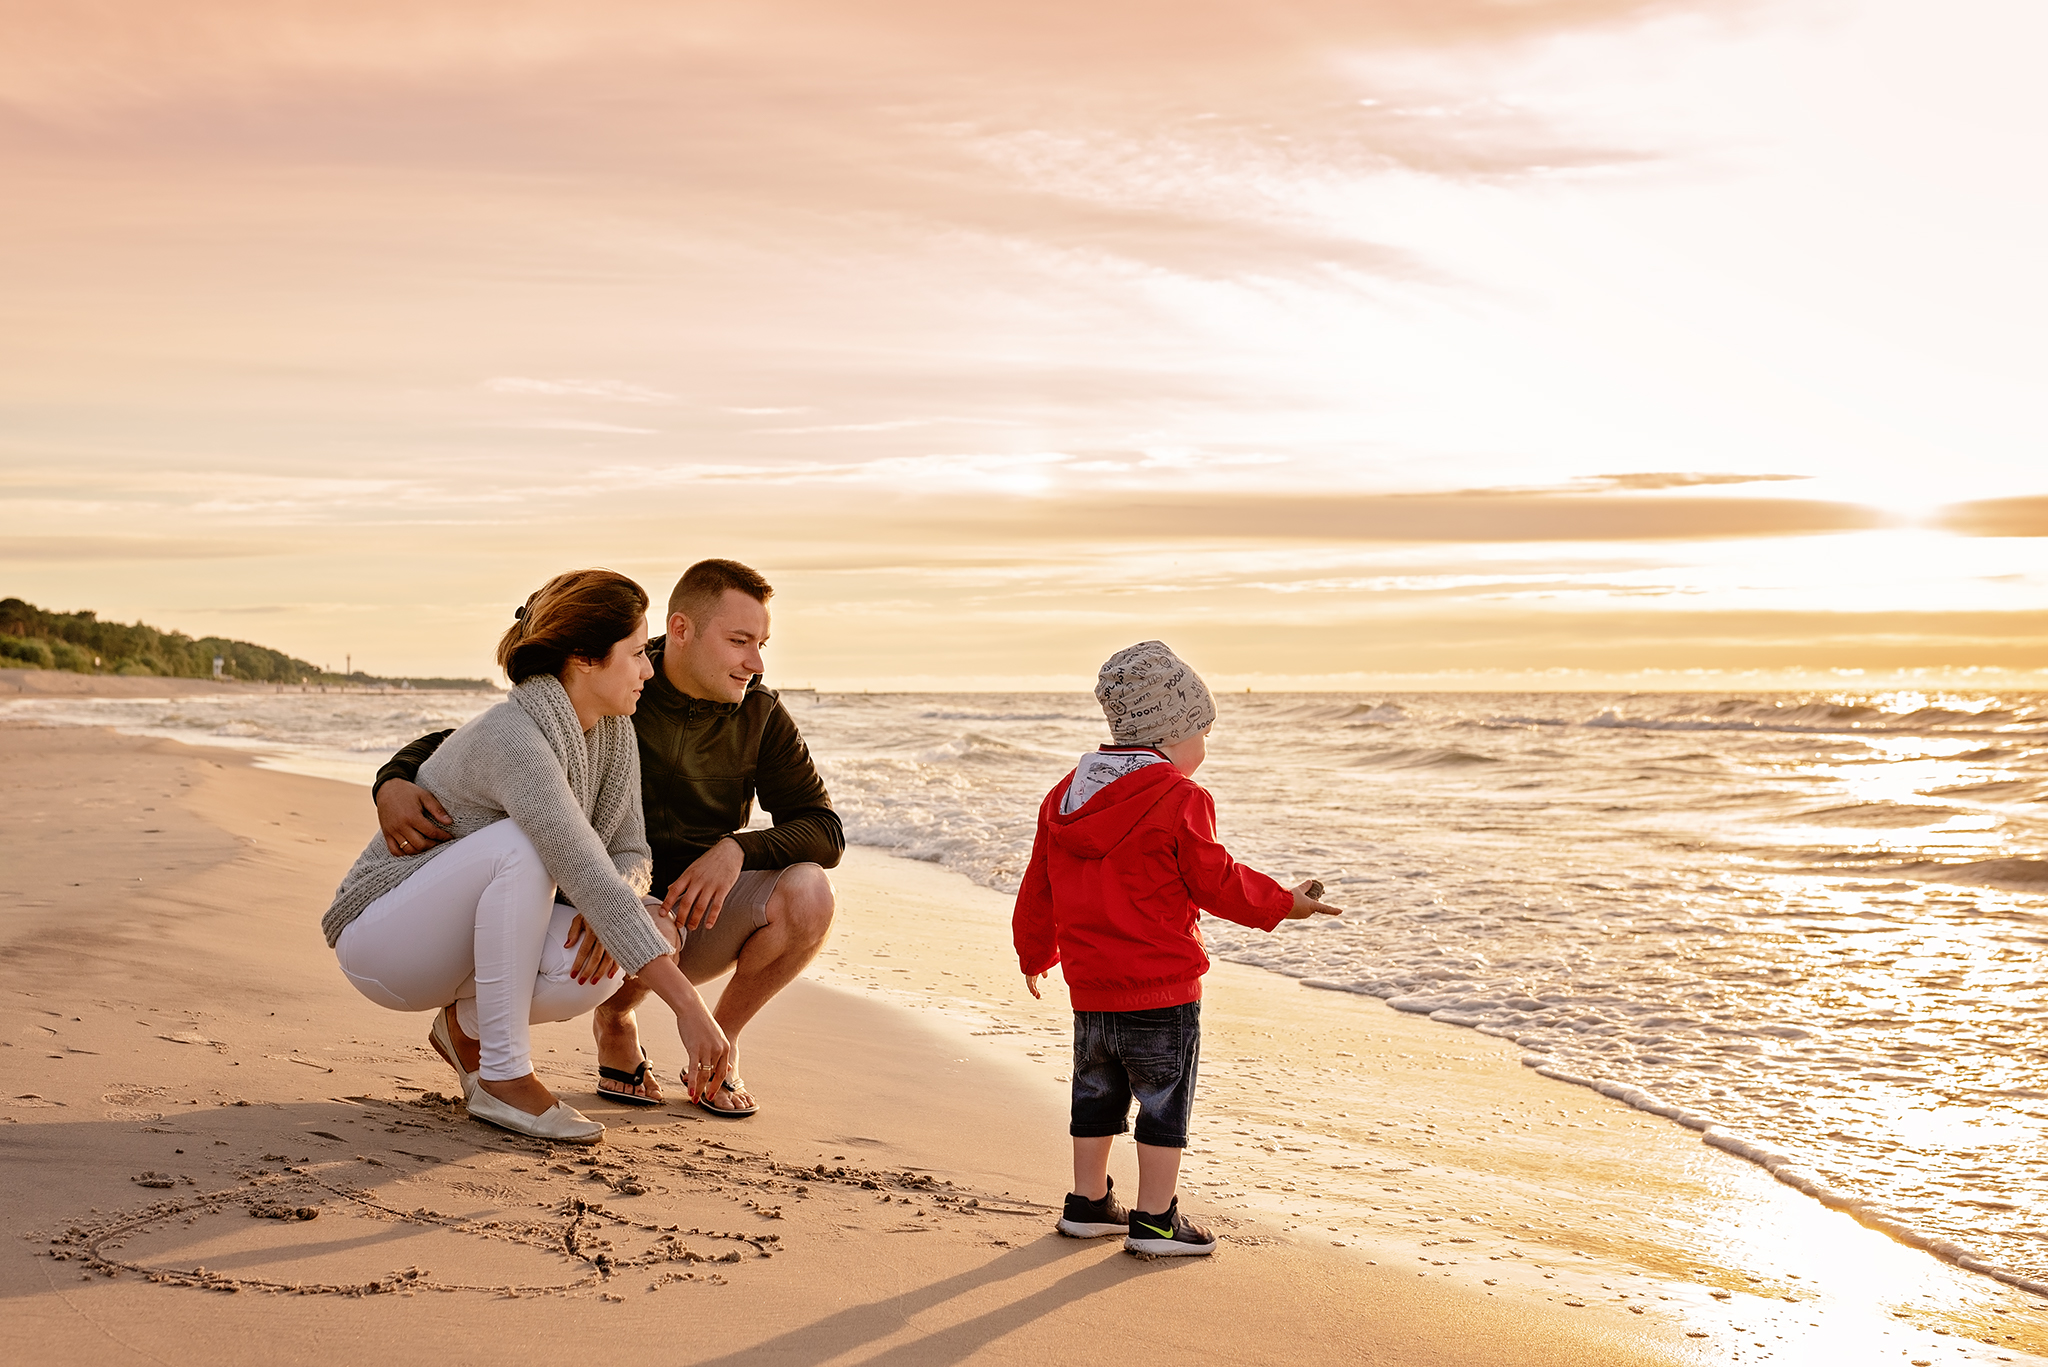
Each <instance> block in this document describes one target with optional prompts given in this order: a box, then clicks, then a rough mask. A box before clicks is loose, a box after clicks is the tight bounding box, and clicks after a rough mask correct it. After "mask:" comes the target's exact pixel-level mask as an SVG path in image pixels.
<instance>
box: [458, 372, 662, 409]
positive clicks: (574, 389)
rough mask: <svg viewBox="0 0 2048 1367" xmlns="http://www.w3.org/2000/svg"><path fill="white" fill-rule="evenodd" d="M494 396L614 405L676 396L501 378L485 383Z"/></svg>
mask: <svg viewBox="0 0 2048 1367" xmlns="http://www.w3.org/2000/svg"><path fill="white" fill-rule="evenodd" d="M483 387H484V388H485V389H488V390H490V391H491V392H492V393H494V394H538V395H542V396H545V397H547V398H564V399H605V400H609V401H610V402H613V403H675V402H676V401H677V400H676V396H675V395H673V394H664V393H662V392H661V391H660V390H659V389H649V388H648V387H647V386H645V385H638V384H631V383H629V382H627V381H625V380H534V379H527V378H525V377H524V376H519V375H500V376H497V377H495V378H493V379H489V380H485V381H484V383H483Z"/></svg>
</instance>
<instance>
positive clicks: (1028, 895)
mask: <svg viewBox="0 0 2048 1367" xmlns="http://www.w3.org/2000/svg"><path fill="white" fill-rule="evenodd" d="M1095 697H1096V700H1097V701H1098V702H1100V703H1101V704H1102V710H1103V713H1104V715H1105V716H1107V717H1108V719H1109V734H1110V739H1111V740H1112V741H1113V742H1114V743H1113V744H1110V745H1105V746H1103V747H1102V748H1101V749H1100V750H1096V751H1092V752H1090V753H1089V754H1085V755H1083V756H1081V762H1080V763H1079V764H1078V765H1077V766H1075V768H1074V772H1072V773H1071V774H1068V775H1067V776H1066V777H1065V778H1063V779H1061V780H1060V781H1059V783H1058V784H1057V785H1055V786H1054V788H1053V790H1052V791H1051V792H1050V793H1048V794H1046V798H1045V801H1044V802H1043V803H1041V804H1040V805H1039V808H1038V835H1037V838H1036V840H1034V841H1033V842H1032V846H1031V863H1030V866H1029V867H1028V868H1027V869H1026V870H1025V872H1024V885H1023V887H1022V888H1020V889H1019V890H1018V892H1017V910H1016V914H1015V916H1014V918H1013V920H1012V923H1011V928H1012V931H1013V932H1014V934H1015V937H1016V942H1017V960H1018V963H1019V965H1020V966H1021V967H1022V968H1023V970H1024V985H1025V986H1026V987H1027V988H1029V989H1030V991H1031V995H1032V996H1034V997H1037V996H1040V995H1042V994H1041V993H1040V992H1039V986H1038V985H1039V982H1040V980H1041V979H1043V978H1044V976H1045V975H1046V973H1047V972H1048V971H1049V970H1050V969H1051V968H1052V966H1053V965H1054V964H1064V965H1065V969H1064V975H1065V977H1066V980H1067V992H1068V996H1069V998H1070V999H1071V1000H1072V1002H1073V1006H1074V1102H1073V1119H1072V1123H1071V1124H1070V1125H1069V1126H1068V1133H1069V1134H1071V1135H1072V1136H1073V1138H1074V1190H1073V1191H1072V1192H1071V1193H1070V1194H1069V1195H1068V1196H1067V1204H1066V1210H1065V1211H1064V1213H1063V1214H1062V1215H1061V1217H1060V1222H1059V1230H1060V1233H1062V1234H1068V1235H1072V1236H1074V1237H1075V1238H1080V1239H1093V1238H1100V1237H1103V1236H1105V1235H1110V1234H1122V1235H1124V1236H1125V1238H1124V1247H1125V1248H1126V1249H1127V1250H1129V1251H1131V1252H1133V1253H1153V1254H1167V1255H1175V1254H1202V1253H1211V1252H1214V1251H1215V1248H1216V1239H1215V1236H1213V1235H1212V1234H1210V1233H1209V1231H1208V1230H1206V1229H1204V1228H1202V1227H1201V1226H1200V1225H1197V1224H1195V1223H1193V1222H1192V1221H1190V1220H1189V1219H1188V1218H1187V1217H1186V1216H1184V1215H1182V1214H1181V1213H1180V1198H1179V1196H1178V1195H1177V1193H1176V1191H1175V1188H1176V1186H1177V1185H1178V1183H1179V1180H1180V1153H1181V1150H1182V1149H1183V1148H1185V1147H1187V1142H1188V1113H1189V1110H1190V1109H1191V1107H1192V1104H1193V1102H1194V1095H1195V1065H1196V1061H1197V1059H1198V1058H1199V1056H1200V1053H1201V1040H1202V1029H1201V1023H1202V1015H1201V1012H1202V1003H1201V998H1202V975H1203V974H1204V973H1206V972H1208V971H1209V958H1208V956H1207V955H1206V954H1204V953H1203V952H1202V936H1201V932H1200V931H1199V930H1197V929H1196V927H1195V916H1196V913H1197V911H1198V909H1199V910H1207V911H1209V912H1211V913H1213V914H1215V915H1217V916H1221V917H1223V918H1224V919H1226V920H1230V921H1236V922H1237V923H1238V924H1240V925H1247V926H1257V927H1258V928H1259V929H1260V930H1271V929H1273V927H1274V926H1277V925H1278V924H1280V922H1281V921H1283V920H1296V921H1300V920H1306V919H1307V918H1308V917H1310V916H1312V915H1315V914H1316V913H1318V912H1320V913H1322V914H1325V915H1329V916H1335V915H1338V914H1339V912H1338V909H1337V908H1336V907H1332V906H1325V905H1324V904H1323V903H1321V902H1320V901H1316V900H1314V898H1313V897H1311V896H1310V893H1311V891H1312V892H1313V893H1314V894H1316V895H1317V896H1319V895H1320V894H1321V892H1322V888H1321V886H1320V885H1317V884H1314V883H1313V881H1312V880H1311V881H1309V882H1304V883H1303V884H1302V885H1301V886H1300V887H1298V888H1294V889H1292V890H1290V889H1287V888H1283V887H1281V886H1280V885H1279V884H1278V883H1276V882H1274V881H1273V880H1272V879H1271V878H1268V877H1267V876H1266V875H1265V874H1263V873H1257V872H1254V871H1253V870H1251V869H1248V868H1245V867H1244V866H1243V865H1241V864H1239V863H1237V862H1236V861H1235V860H1233V859H1232V858H1231V857H1230V852H1229V851H1228V850H1226V849H1224V848H1223V847H1222V846H1221V845H1219V844H1217V843H1216V804H1215V803H1214V802H1213V801H1212V800H1211V799H1210V797H1209V794H1208V791H1207V790H1206V789H1204V788H1202V787H1201V786H1199V785H1198V784H1196V783H1195V782H1194V781H1193V780H1194V773H1195V770H1197V769H1199V768H1200V767H1201V765H1202V760H1203V758H1204V757H1205V755H1206V753H1207V748H1208V747H1207V738H1208V734H1209V728H1210V726H1211V725H1212V724H1213V723H1214V722H1215V720H1216V705H1215V703H1214V702H1212V701H1211V700H1210V697H1209V690H1208V689H1207V688H1206V687H1205V686H1203V683H1202V681H1201V679H1200V678H1198V677H1196V675H1195V672H1194V671H1193V670H1192V669H1189V668H1188V667H1187V666H1186V665H1185V664H1183V663H1181V661H1180V659H1179V658H1178V657H1176V656H1175V655H1174V653H1173V652H1172V651H1171V650H1168V649H1167V648H1166V647H1165V646H1164V645H1163V644H1161V643H1160V642H1158V641H1143V642H1140V643H1139V644H1137V645H1134V646H1131V647H1129V648H1127V649H1124V650H1120V651H1118V652H1117V653H1116V654H1114V655H1112V656H1110V657H1109V662H1108V663H1107V664H1105V665H1103V666H1102V673H1101V675H1100V676H1099V677H1098V678H1097V680H1096V683H1095ZM1133 1097H1136V1099H1137V1102H1138V1132H1137V1141H1138V1203H1137V1206H1136V1207H1135V1208H1134V1209H1132V1210H1130V1211H1128V1212H1126V1211H1125V1209H1124V1207H1123V1204H1122V1203H1121V1202H1120V1201H1118V1200H1117V1198H1116V1193H1115V1192H1114V1191H1113V1190H1112V1189H1111V1184H1110V1180H1109V1149H1110V1145H1111V1143H1112V1142H1113V1141H1114V1140H1115V1137H1116V1136H1117V1135H1120V1134H1122V1133H1123V1132H1124V1129H1125V1124H1126V1120H1127V1117H1128V1115H1129V1112H1130V1107H1131V1100H1132V1098H1133Z"/></svg>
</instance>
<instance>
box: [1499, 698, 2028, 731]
mask: <svg viewBox="0 0 2048 1367" xmlns="http://www.w3.org/2000/svg"><path fill="white" fill-rule="evenodd" d="M1515 721H1516V722H1517V723H1518V724H1525V725H1538V724H1546V723H1543V722H1541V721H1540V720H1539V719H1535V718H1516V719H1515ZM2043 721H2048V717H2044V716H2043V714H2042V712H2041V710H2040V709H2038V708H2025V709H2019V708H2011V707H1996V706H1986V707H1984V708H1982V709H1980V710H1974V711H1973V710H1970V709H1966V708H1955V707H1920V708H1915V709H1913V710H1912V711H1910V712H1891V711H1887V710H1885V709H1884V708H1882V707H1877V706H1875V705H1872V704H1869V703H1847V702H1803V703H1785V702H1774V701H1765V700H1761V699H1755V698H1728V699H1722V700H1719V701H1716V702H1712V703H1709V704H1707V705H1706V706H1703V707H1698V708H1696V709H1694V710H1693V711H1691V712H1677V713H1667V714H1665V715H1663V716H1652V715H1642V714H1634V713H1625V712H1623V711H1621V710H1620V709H1618V708H1613V707H1609V708H1604V709H1602V710H1601V711H1600V712H1599V713H1598V714H1597V715H1595V716H1593V717H1590V718H1588V719H1587V720H1585V721H1584V722H1581V723H1579V724H1580V725H1583V726H1590V727H1602V728H1607V729H1614V730H1631V731H1767V732H1768V731H1776V732H1785V733H1789V734H1793V735H1841V734H1852V735H1853V734H1863V733H1872V732H1876V733H1885V732H1906V733H1911V734H1916V735H1982V734H1985V733H1987V732H1988V733H1993V734H1997V735H1999V736H2001V737H2005V736H2014V737H2025V738H2033V737H2048V730H2043V729H2036V728H2038V727H2039V726H2040V724H2041V723H2042V722H2043Z"/></svg>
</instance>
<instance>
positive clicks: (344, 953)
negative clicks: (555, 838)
mask: <svg viewBox="0 0 2048 1367" xmlns="http://www.w3.org/2000/svg"><path fill="white" fill-rule="evenodd" d="M575 915H576V913H575V911H574V910H573V909H571V908H569V907H566V906H558V905H556V903H555V880H554V879H553V878H552V877H550V876H549V875H548V871H547V869H546V868H545V867H544V866H543V865H542V864H541V862H540V854H539V853H538V852H537V851H536V850H535V849H534V848H533V842H532V841H530V840H528V839H527V838H526V833H525V832H524V831H521V830H520V829H519V823H517V822H516V821H512V820H510V819H507V820H504V821H499V822H496V823H494V824H492V825H489V826H486V827H484V828H483V829H482V830H480V831H477V832H476V833H475V834H473V835H466V836H463V837H462V838H461V839H460V840H457V841H456V842H454V843H453V844H452V845H450V846H448V848H446V849H444V850H442V851H441V853H439V854H437V855H435V856H434V857H433V859H431V860H430V861H428V862H427V863H426V864H424V865H422V866H421V867H420V869H419V870H418V872H416V873H414V874H413V875H412V876H411V877H409V878H407V879H406V880H405V881H404V882H403V883H400V884H399V885H398V886H397V887H395V888H393V889H392V890H391V891H390V892H387V893H385V894H384V895H383V896H382V897H379V898H378V899H377V900H376V901H374V902H372V903H370V905H369V906H367V907H365V908H363V911H362V914H361V915H359V916H357V917H356V919H355V920H353V921H351V922H349V923H348V926H347V928H346V929H344V930H343V931H342V932H341V940H340V942H339V943H337V944H336V945H335V947H334V952H335V956H336V957H337V958H338V959H340V960H341V971H342V972H343V973H346V974H347V975H348V980H349V981H350V982H352V983H354V984H355V985H356V990H357V991H358V992H361V993H362V994H363V995H364V996H365V997H368V998H369V999H370V1000H371V1001H373V1002H375V1003H377V1004H378V1005H379V1006H388V1007H390V1008H391V1009H392V1010H394V1011H438V1010H440V1009H441V1008H442V1007H444V1006H447V1005H448V1004H450V1003H451V1002H452V1003H454V1005H455V1019H456V1023H457V1024H459V1025H460V1026H461V1027H462V1031H463V1033H464V1034H466V1035H469V1036H470V1037H471V1038H473V1039H476V1040H478V1041H480V1042H481V1043H482V1045H483V1069H482V1075H483V1076H484V1077H487V1078H489V1079H490V1080H491V1081H493V1082H506V1081H510V1080H511V1079H513V1078H520V1077H525V1076H526V1075H527V1074H528V1073H530V1072H532V1071H533V1056H532V1053H533V1051H532V1038H531V1035H530V1033H529V1031H528V1026H530V1025H538V1024H540V1023H542V1022H544V1021H565V1020H572V1019H574V1018H575V1017H577V1016H580V1015H582V1014H583V1013H584V1012H586V1011H589V1010H591V1009H592V1008H593V1007H595V1006H596V1005H597V1004H598V1003H599V1002H601V1001H603V1000H604V999H605V998H607V997H609V996H611V994H612V993H614V992H616V991H617V990H618V988H619V984H620V983H621V982H622V981H623V979H622V978H621V977H619V976H616V975H615V976H613V977H611V978H608V979H604V980H601V981H599V982H594V983H588V984H585V983H579V982H577V981H576V979H575V977H574V974H573V970H574V967H575V963H576V957H575V951H574V950H573V949H567V948H564V947H563V945H562V941H564V940H566V939H567V938H568V937H569V922H570V920H571V919H572V918H573V917H574V916H575Z"/></svg>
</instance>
